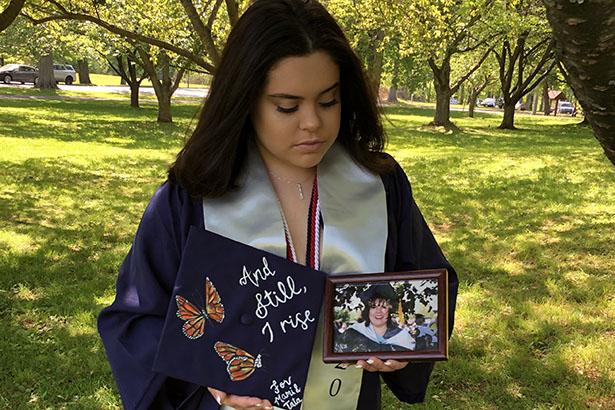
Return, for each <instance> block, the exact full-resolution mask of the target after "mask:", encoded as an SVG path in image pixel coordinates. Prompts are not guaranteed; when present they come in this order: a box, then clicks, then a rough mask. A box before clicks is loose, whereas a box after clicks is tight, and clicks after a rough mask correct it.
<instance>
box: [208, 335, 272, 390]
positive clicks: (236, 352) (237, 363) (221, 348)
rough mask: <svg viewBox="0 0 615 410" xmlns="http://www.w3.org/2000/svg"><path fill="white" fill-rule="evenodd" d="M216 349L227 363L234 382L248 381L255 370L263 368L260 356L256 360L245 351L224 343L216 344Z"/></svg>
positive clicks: (227, 369) (227, 368)
mask: <svg viewBox="0 0 615 410" xmlns="http://www.w3.org/2000/svg"><path fill="white" fill-rule="evenodd" d="M214 348H215V349H216V352H217V353H218V355H219V356H220V357H221V358H222V359H223V360H224V361H225V362H226V371H227V372H228V375H229V377H230V378H231V380H232V381H234V382H237V381H241V380H245V379H247V378H248V377H250V376H251V375H252V373H254V370H256V369H257V368H260V367H262V366H263V363H262V362H261V355H260V354H259V355H257V356H256V358H254V356H252V355H251V354H250V353H248V352H246V351H245V350H243V349H240V348H238V347H235V346H233V345H230V344H228V343H224V342H216V344H215V345H214Z"/></svg>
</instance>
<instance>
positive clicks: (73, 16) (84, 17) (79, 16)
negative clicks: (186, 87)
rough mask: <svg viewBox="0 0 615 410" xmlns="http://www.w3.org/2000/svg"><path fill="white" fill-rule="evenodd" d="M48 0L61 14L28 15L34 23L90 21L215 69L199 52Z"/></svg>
mask: <svg viewBox="0 0 615 410" xmlns="http://www.w3.org/2000/svg"><path fill="white" fill-rule="evenodd" d="M48 1H49V2H50V3H52V4H54V5H55V6H56V7H57V8H58V9H59V10H60V13H61V14H51V15H49V16H47V17H44V18H41V19H35V18H33V17H30V16H26V17H27V18H28V19H29V20H31V21H32V23H33V24H35V25H39V24H44V23H47V22H49V21H56V20H76V21H89V22H90V23H94V24H96V25H98V26H100V27H102V28H104V29H106V30H108V31H110V32H112V33H114V34H117V35H118V36H121V37H124V38H127V39H132V40H136V41H139V42H142V43H146V44H150V45H153V46H156V47H160V48H162V49H165V50H169V51H172V52H174V53H175V54H177V55H180V56H182V57H185V58H187V59H188V60H190V61H192V62H194V63H195V64H196V65H198V66H200V67H203V68H204V69H205V70H206V71H207V72H208V73H210V74H212V73H213V72H214V71H215V67H214V66H213V65H212V64H210V63H208V62H207V61H205V60H203V59H202V58H201V57H199V56H198V55H197V54H195V53H193V52H190V51H188V50H185V49H183V48H180V47H177V46H175V45H173V44H171V43H168V42H166V41H163V40H159V39H156V38H153V37H149V36H145V35H142V34H139V33H135V32H132V31H129V30H125V29H123V28H120V27H118V26H116V25H113V24H111V23H109V22H107V21H104V20H102V19H99V18H98V17H94V16H91V15H89V14H83V13H73V12H69V11H68V10H66V9H65V8H64V7H62V5H61V4H59V3H57V2H56V1H54V0H48Z"/></svg>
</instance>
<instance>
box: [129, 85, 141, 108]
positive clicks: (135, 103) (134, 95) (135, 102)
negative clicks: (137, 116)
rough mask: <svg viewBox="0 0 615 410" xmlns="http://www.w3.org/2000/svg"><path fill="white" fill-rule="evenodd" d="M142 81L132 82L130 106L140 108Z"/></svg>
mask: <svg viewBox="0 0 615 410" xmlns="http://www.w3.org/2000/svg"><path fill="white" fill-rule="evenodd" d="M140 86H141V83H140V82H137V81H135V82H134V83H132V84H130V106H131V107H133V108H139V88H140Z"/></svg>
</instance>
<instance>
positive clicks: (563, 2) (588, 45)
mask: <svg viewBox="0 0 615 410" xmlns="http://www.w3.org/2000/svg"><path fill="white" fill-rule="evenodd" d="M543 3H544V5H545V7H546V9H547V18H548V20H549V23H550V24H551V27H552V28H553V35H554V37H555V39H556V46H555V50H556V54H557V57H558V59H559V60H560V61H561V63H562V68H563V70H564V75H565V77H566V79H567V81H568V83H569V84H570V86H571V87H572V89H573V90H574V94H575V96H576V97H577V99H578V100H579V103H580V104H581V106H582V107H583V111H584V112H585V117H586V118H587V120H588V121H589V123H590V124H591V126H592V129H593V130H594V135H595V136H596V139H598V141H599V142H600V144H601V145H602V148H603V149H604V153H605V155H606V156H607V158H609V160H610V161H611V163H613V164H614V165H615V41H614V40H613V33H615V6H613V1H612V0H587V1H585V2H583V1H576V2H573V1H570V0H543Z"/></svg>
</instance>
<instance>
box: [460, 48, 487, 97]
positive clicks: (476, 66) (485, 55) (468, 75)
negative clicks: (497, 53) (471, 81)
mask: <svg viewBox="0 0 615 410" xmlns="http://www.w3.org/2000/svg"><path fill="white" fill-rule="evenodd" d="M491 50H493V48H490V49H489V50H487V51H486V52H485V53H484V54H483V56H482V57H481V59H480V60H479V61H478V63H476V64H475V65H474V67H472V68H471V69H470V71H468V72H467V73H466V74H465V75H464V76H463V77H461V78H460V79H459V80H457V82H456V83H455V85H453V86H452V87H451V93H452V94H455V93H456V92H457V90H458V89H459V87H460V86H461V84H463V83H464V81H466V80H467V79H468V78H470V76H471V75H472V74H474V72H475V71H476V70H478V69H479V68H480V66H481V65H483V63H484V62H485V60H486V59H487V57H488V56H489V53H491Z"/></svg>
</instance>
